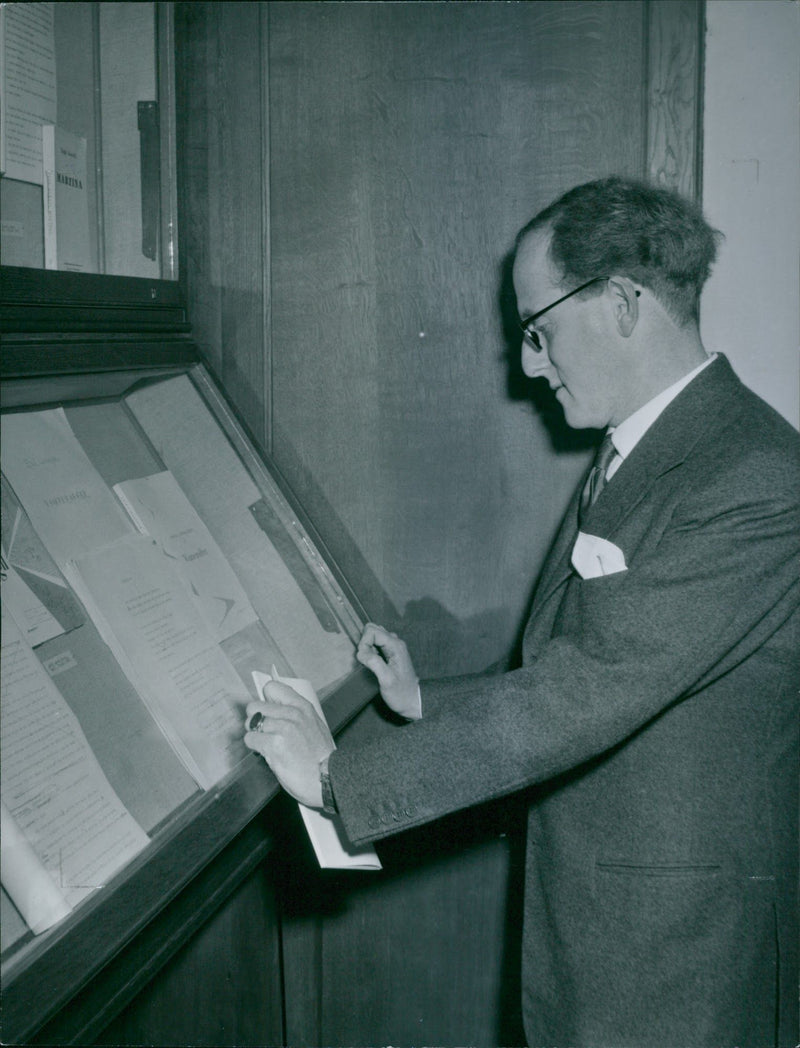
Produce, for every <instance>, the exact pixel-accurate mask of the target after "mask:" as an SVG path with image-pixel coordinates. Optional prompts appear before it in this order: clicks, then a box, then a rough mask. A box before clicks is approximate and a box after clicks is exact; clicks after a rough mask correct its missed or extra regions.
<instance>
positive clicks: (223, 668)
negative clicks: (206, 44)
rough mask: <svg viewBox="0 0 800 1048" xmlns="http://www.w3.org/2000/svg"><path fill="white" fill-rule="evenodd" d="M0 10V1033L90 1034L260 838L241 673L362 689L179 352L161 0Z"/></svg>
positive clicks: (181, 317)
mask: <svg viewBox="0 0 800 1048" xmlns="http://www.w3.org/2000/svg"><path fill="white" fill-rule="evenodd" d="M0 12H2V13H1V14H0V19H1V20H2V22H1V24H0V29H1V30H2V31H1V32H0V45H1V50H0V54H1V55H2V87H3V91H2V94H3V103H2V104H3V113H2V118H3V119H2V127H3V137H2V149H0V161H1V163H2V177H1V178H0V210H1V212H2V269H1V270H0V325H2V328H1V333H2V380H3V381H2V456H1V457H2V551H1V552H2V692H3V702H2V892H0V902H1V903H2V1009H1V1010H0V1016H1V1017H2V1040H3V1042H4V1043H36V1041H37V1040H39V1041H42V1039H44V1040H45V1041H47V1040H50V1041H53V1040H54V1039H55V1040H57V1043H86V1042H87V1040H90V1039H91V1037H92V1036H93V1035H94V1034H96V1033H98V1032H99V1031H100V1030H102V1028H103V1026H104V1024H107V1023H108V1022H110V1021H111V1020H112V1019H113V1018H114V1016H115V1015H116V1014H117V1012H118V1011H119V1010H120V1009H121V1008H122V1007H123V1006H124V1005H125V1003H126V1002H127V1001H129V1000H131V998H132V996H133V995H134V994H135V993H136V992H137V990H138V989H141V987H142V985H144V983H143V980H144V979H147V978H152V976H153V974H154V972H155V971H157V970H158V967H159V965H160V964H163V963H165V962H166V960H167V959H168V958H169V956H170V955H171V954H173V953H174V952H175V951H176V950H177V949H179V947H180V945H181V944H182V943H185V942H186V941H188V939H189V937H190V936H191V935H192V934H193V933H194V931H196V929H197V928H198V926H199V924H200V923H202V921H203V920H205V919H207V918H208V917H209V915H210V914H211V913H212V912H213V910H214V907H215V906H219V905H220V904H221V903H220V900H222V899H224V898H225V897H226V894H229V893H231V892H232V891H233V890H234V888H235V885H236V884H237V883H238V882H240V881H241V879H242V878H244V877H245V876H246V875H247V874H248V872H249V871H252V870H253V868H254V865H255V864H257V863H259V862H260V861H261V860H262V859H263V858H264V857H265V856H266V855H267V854H268V853H269V852H270V849H271V847H272V844H271V836H270V828H269V826H270V823H269V818H270V816H269V812H270V811H271V810H272V806H271V807H270V808H269V809H266V808H265V806H266V805H267V802H268V801H270V800H271V799H272V798H273V797H274V796H275V795H276V794H277V793H278V787H277V784H276V782H275V780H274V778H273V777H272V775H271V773H270V772H269V771H268V769H267V767H266V765H265V764H264V762H263V761H262V760H261V758H260V757H257V756H256V755H254V754H253V753H251V752H249V751H248V750H247V749H246V747H245V746H244V744H243V734H244V724H245V707H246V705H247V703H248V702H249V701H250V700H251V699H254V698H256V697H257V689H256V684H255V682H254V678H253V674H254V672H262V673H267V674H274V673H277V674H279V675H281V676H288V677H296V678H302V679H305V680H308V681H309V682H310V683H311V685H312V686H313V688H314V689H315V691H316V693H317V694H318V696H319V698H320V700H321V702H322V707H323V710H324V712H325V715H326V717H327V719H328V722H329V724H330V725H331V727H332V729H333V730H334V731H336V730H338V729H339V728H340V727H342V726H343V725H344V724H345V723H346V722H347V721H348V720H349V719H350V718H351V717H352V716H354V715H355V714H356V713H357V712H358V710H359V709H361V708H362V707H363V706H364V705H365V704H366V703H367V702H368V701H369V700H370V699H371V698H372V697H373V695H374V694H375V685H374V681H373V680H372V679H371V677H370V676H369V675H368V674H366V673H365V672H364V671H363V670H362V669H360V668H359V667H358V665H357V663H356V660H355V648H356V644H357V640H358V636H359V633H360V629H361V626H362V624H363V613H362V611H361V609H360V607H359V605H358V601H357V598H356V597H355V595H354V593H353V592H352V590H351V589H350V588H349V586H348V584H347V582H346V580H344V579H343V578H342V577H341V575H340V573H339V572H338V571H337V568H336V565H335V564H333V563H332V561H331V558H330V557H329V556H328V555H327V553H326V551H325V549H324V547H323V546H322V544H321V542H320V541H319V540H318V538H317V536H316V533H315V531H314V528H313V525H312V523H311V522H310V521H309V520H308V519H307V518H306V517H305V516H304V513H303V509H302V507H301V506H299V505H298V504H297V502H296V500H294V498H293V496H292V493H291V492H290V491H289V489H288V488H287V486H286V484H285V483H284V482H283V479H282V477H281V476H280V474H279V473H278V471H277V470H276V469H275V468H274V467H273V466H272V465H271V464H270V462H269V460H268V459H267V457H266V456H265V455H264V454H263V453H262V452H261V451H260V450H259V448H258V446H257V445H256V443H255V442H254V441H253V439H252V438H251V435H250V434H249V432H248V430H247V428H246V426H245V425H244V423H243V422H242V421H241V420H240V417H239V415H238V414H237V412H236V410H235V408H234V407H233V406H232V404H231V403H230V401H229V400H228V398H227V395H226V392H225V390H224V389H223V388H222V387H221V385H220V384H219V383H218V382H217V380H216V378H215V376H214V375H213V374H212V373H211V372H210V371H209V369H208V368H207V366H206V365H205V364H204V363H203V362H202V360H201V358H200V356H199V354H198V352H197V349H196V347H195V346H194V343H193V342H192V339H191V332H190V328H189V323H188V318H187V316H186V310H185V306H184V297H183V290H182V287H181V283H180V281H179V280H178V276H179V273H178V250H177V230H176V211H177V208H176V203H175V201H176V176H175V157H176V151H175V135H174V126H175V115H174V89H173V80H174V77H173V61H174V46H173V40H172V5H171V4H166V3H71V4H59V3H18V4H5V5H2V7H0Z"/></svg>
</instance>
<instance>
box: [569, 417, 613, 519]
mask: <svg viewBox="0 0 800 1048" xmlns="http://www.w3.org/2000/svg"><path fill="white" fill-rule="evenodd" d="M616 453H617V449H616V448H615V447H614V444H613V441H612V440H611V435H610V434H606V436H605V437H604V438H603V443H602V444H601V445H600V447H599V448H598V450H597V455H596V456H595V459H594V464H593V466H592V469H591V472H590V473H589V476H588V477H587V478H586V483H585V484H584V485H583V491H582V492H581V501H580V505H579V507H578V524H579V525H582V524H583V518H584V517H585V516H586V514H587V513H588V511H589V507H590V506H593V505H594V504H595V502H597V499H598V496H599V495H600V492H601V491H602V490H603V488H604V487H605V483H606V470H607V469H608V467H609V466H610V465H611V460H612V459H613V458H614V456H615V455H616Z"/></svg>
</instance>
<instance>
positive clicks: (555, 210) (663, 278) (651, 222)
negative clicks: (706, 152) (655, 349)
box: [517, 176, 722, 324]
mask: <svg viewBox="0 0 800 1048" xmlns="http://www.w3.org/2000/svg"><path fill="white" fill-rule="evenodd" d="M545 228H548V229H550V230H552V239H551V241H550V249H549V254H550V259H551V261H552V262H553V264H554V266H555V268H556V269H557V271H558V272H559V273H560V274H561V281H560V283H561V285H562V286H563V287H564V289H565V290H568V289H569V288H572V287H576V286H577V285H579V284H583V283H585V282H586V281H587V280H591V279H592V278H593V277H603V276H609V277H610V276H613V275H615V274H616V275H617V276H626V277H629V278H630V279H631V280H635V281H636V282H637V283H639V284H641V285H642V286H643V287H646V288H648V289H649V290H650V291H651V292H652V293H653V294H654V295H655V296H656V298H657V299H658V300H659V301H660V302H661V304H662V305H663V306H664V307H665V309H667V311H668V312H669V313H670V314H671V315H672V316H673V317H674V319H675V320H676V321H677V322H678V323H679V324H687V323H689V322H690V321H696V320H697V318H698V314H699V305H700V292H701V291H702V289H703V285H704V284H705V282H706V280H707V279H708V275H709V273H710V271H711V265H712V263H713V262H714V260H715V259H716V257H717V243H718V242H719V240H720V239H721V238H722V234H721V233H719V232H718V231H717V230H715V229H713V228H712V227H711V226H710V225H709V224H708V223H707V222H706V220H705V219H704V218H703V214H702V212H701V210H700V208H699V207H698V206H697V205H696V204H694V203H692V202H691V201H690V200H686V199H685V198H684V197H682V196H679V195H678V194H677V193H675V192H673V191H672V190H669V189H663V188H661V187H659V186H654V185H650V184H649V183H647V182H640V181H636V180H634V179H629V178H620V177H618V176H614V177H611V178H603V179H600V180H598V181H596V182H587V183H585V184H584V185H581V186H576V187H575V188H574V189H571V190H570V191H569V192H568V193H565V194H564V195H563V196H562V197H559V199H558V200H556V201H554V202H553V203H552V204H550V206H549V207H547V208H545V210H544V211H540V212H539V214H538V215H536V217H535V218H533V219H532V220H531V221H530V222H529V223H528V224H527V225H526V226H525V227H524V228H523V229H522V230H520V233H519V235H518V237H517V246H518V247H519V244H520V242H521V241H522V239H523V238H524V237H525V236H526V235H527V234H528V233H532V232H534V231H537V232H538V231H540V230H543V229H545ZM600 290H601V286H600V285H593V286H592V287H591V288H587V290H586V291H585V292H582V294H585V295H587V296H590V295H596V294H599V293H600Z"/></svg>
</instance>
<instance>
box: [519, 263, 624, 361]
mask: <svg viewBox="0 0 800 1048" xmlns="http://www.w3.org/2000/svg"><path fill="white" fill-rule="evenodd" d="M605 279H606V277H592V279H591V280H587V281H586V283H585V284H581V285H580V286H579V287H576V288H575V289H574V290H572V291H568V292H567V293H566V295H562V296H561V298H557V299H556V300H555V302H551V303H550V305H549V306H545V307H544V309H540V310H538V311H537V312H536V313H531V315H530V316H529V317H525V319H524V320H520V322H519V326H520V327H521V328H522V335H523V337H524V338H525V339H526V340H527V341H528V342H529V343H530V345H531V346H533V348H534V349H535V350H537V352H541V351H542V349H544V346H542V343H541V342H540V341H539V332H538V331H536V330H535V328H533V327H532V325H533V324H535V323H536V321H537V320H538V319H539V317H542V316H544V314H545V313H549V312H550V310H551V309H555V307H556V306H557V305H559V304H560V303H562V302H566V300H567V299H568V298H572V296H573V295H577V294H578V292H579V291H583V290H584V289H585V288H587V287H589V286H590V285H592V284H597V283H598V282H599V281H601V280H605Z"/></svg>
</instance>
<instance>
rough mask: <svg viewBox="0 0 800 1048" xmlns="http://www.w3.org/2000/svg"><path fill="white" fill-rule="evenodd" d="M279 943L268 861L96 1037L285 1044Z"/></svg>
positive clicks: (128, 1041) (101, 1040) (119, 1041)
mask: <svg viewBox="0 0 800 1048" xmlns="http://www.w3.org/2000/svg"><path fill="white" fill-rule="evenodd" d="M278 949H279V935H278V915H277V910H276V904H275V898H274V888H273V877H272V874H271V870H270V866H269V865H267V864H262V865H261V866H260V867H259V868H258V869H257V870H256V871H255V872H254V873H252V874H251V876H250V877H249V878H248V879H247V880H245V881H244V882H243V883H242V884H241V886H240V887H239V888H238V889H237V891H236V892H235V894H234V895H233V896H231V898H230V899H229V900H228V901H227V903H226V905H225V906H223V907H221V908H220V909H219V910H218V911H217V912H216V913H215V914H214V916H213V917H212V918H211V919H210V920H209V921H208V923H207V924H206V925H204V926H203V927H202V928H201V929H200V931H199V932H198V933H197V935H195V937H194V938H193V939H192V941H191V943H189V944H188V945H187V946H186V947H184V949H183V950H181V951H180V952H179V953H177V954H176V955H175V957H174V958H173V959H172V960H171V961H170V962H169V964H168V965H167V966H166V967H165V968H164V969H163V970H162V971H161V972H160V973H159V975H158V978H157V979H155V980H154V981H153V982H152V983H151V984H150V985H149V986H148V987H147V988H146V989H145V990H144V991H143V992H142V993H141V994H140V995H139V996H138V997H137V998H136V1000H135V1002H134V1003H133V1005H132V1006H131V1007H130V1008H129V1009H127V1010H126V1011H124V1012H123V1013H122V1014H121V1015H120V1016H119V1017H118V1018H117V1019H116V1020H115V1021H114V1022H113V1023H112V1024H111V1025H110V1026H108V1027H107V1028H106V1029H105V1030H104V1031H103V1032H102V1034H100V1036H99V1037H98V1038H97V1040H96V1042H95V1043H97V1044H106V1045H110V1044H113V1045H141V1044H161V1045H164V1044H174V1045H235V1046H241V1048H244V1046H246V1045H264V1044H270V1045H278V1044H281V1043H282V1038H283V1005H282V987H281V979H280V958H279V954H278ZM247 959H250V960H251V961H252V962H254V963H252V964H248V963H247Z"/></svg>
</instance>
